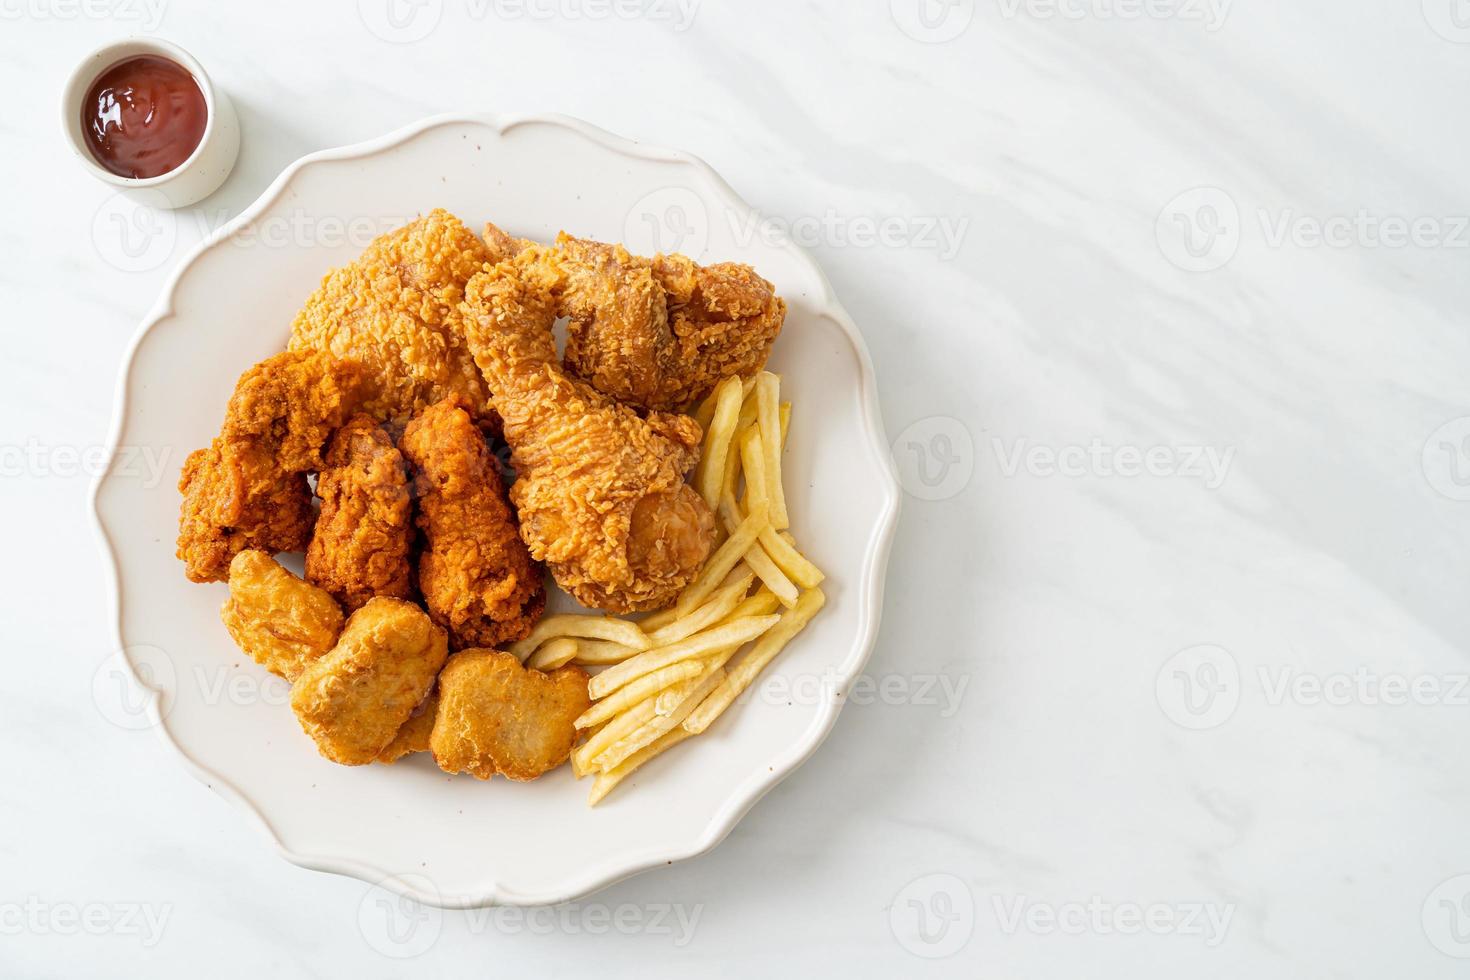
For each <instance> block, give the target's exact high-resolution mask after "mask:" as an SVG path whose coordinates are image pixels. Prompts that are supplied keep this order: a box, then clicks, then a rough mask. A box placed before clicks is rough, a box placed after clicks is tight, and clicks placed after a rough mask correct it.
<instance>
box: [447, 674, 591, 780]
mask: <svg viewBox="0 0 1470 980" xmlns="http://www.w3.org/2000/svg"><path fill="white" fill-rule="evenodd" d="M591 703H592V701H591V699H590V698H589V697H588V696H587V672H586V671H585V670H583V669H582V668H581V667H574V666H571V665H568V666H566V667H560V668H558V669H556V670H554V671H552V672H551V673H549V674H548V673H542V672H541V671H539V670H531V669H529V668H527V667H522V666H521V662H520V661H519V660H518V659H516V658H515V657H514V656H513V655H511V654H509V653H501V652H499V651H498V650H463V651H461V652H459V653H456V654H455V655H454V656H452V657H450V658H449V662H448V663H447V664H445V665H444V671H443V673H441V674H440V675H439V709H438V714H437V715H436V716H435V718H434V728H433V733H432V734H431V735H430V738H429V742H430V747H431V748H432V749H433V752H434V761H435V762H437V763H438V764H439V768H440V769H443V770H444V771H445V772H455V773H459V772H466V773H469V774H470V775H471V776H474V777H475V778H476V779H489V778H490V777H491V776H493V775H495V774H496V773H499V774H501V775H502V776H506V777H508V778H510V779H515V780H519V781H525V780H530V779H535V778H536V777H538V776H540V775H542V774H543V773H545V772H548V771H550V770H552V769H555V768H556V767H557V766H559V765H561V764H562V763H563V762H566V761H567V758H568V757H569V756H570V755H571V754H572V746H574V745H575V744H576V742H577V729H576V728H575V727H574V726H573V724H572V723H573V722H574V721H576V719H577V716H578V715H580V714H582V712H584V711H586V710H587V709H588V707H590V706H591Z"/></svg>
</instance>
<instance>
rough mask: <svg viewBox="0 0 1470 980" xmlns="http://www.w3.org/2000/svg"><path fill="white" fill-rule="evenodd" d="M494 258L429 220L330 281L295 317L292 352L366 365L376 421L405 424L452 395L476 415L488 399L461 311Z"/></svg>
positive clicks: (471, 237)
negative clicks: (374, 387)
mask: <svg viewBox="0 0 1470 980" xmlns="http://www.w3.org/2000/svg"><path fill="white" fill-rule="evenodd" d="M491 257H492V256H491V253H490V252H489V250H488V249H487V248H486V246H485V243H484V242H482V241H480V239H478V238H476V237H475V233H474V232H472V231H470V230H469V229H468V228H466V227H465V226H464V224H462V223H461V222H460V220H459V219H458V218H456V217H454V215H452V214H450V213H449V212H447V211H443V210H438V209H436V210H434V211H431V212H429V213H428V214H427V215H424V216H423V217H421V218H419V219H418V220H416V221H413V222H410V223H409V224H407V225H405V226H403V227H402V228H399V229H398V230H396V231H392V232H389V233H387V234H385V235H382V236H380V237H378V238H377V239H375V240H374V241H373V242H372V243H371V244H369V245H368V247H367V249H366V251H364V252H363V253H362V255H361V256H359V257H358V258H357V260H356V261H354V262H352V263H351V264H349V265H345V266H343V267H341V268H339V269H334V270H333V271H332V272H330V273H328V274H327V275H326V277H325V278H324V279H323V280H322V284H321V286H320V287H319V288H318V289H317V291H316V292H315V293H313V294H312V295H311V297H310V298H309V299H308V300H307V301H306V305H305V306H304V307H303V308H302V310H301V312H300V313H298V314H297V316H296V321H295V323H294V324H293V326H292V328H291V344H290V347H291V349H292V350H324V351H330V352H331V353H333V354H335V355H337V356H338V357H352V358H354V359H356V360H359V361H361V362H362V363H363V364H365V365H366V366H367V367H368V369H369V371H370V372H371V373H372V374H373V375H374V376H375V377H376V378H377V380H378V388H379V390H378V392H377V393H376V395H375V396H374V397H373V398H372V399H370V400H369V401H368V403H367V404H366V405H365V406H364V408H365V410H366V411H368V412H370V413H371V414H372V415H373V416H374V417H376V418H378V419H393V418H400V419H402V418H408V417H409V416H411V415H414V414H416V413H418V412H419V411H421V410H422V409H424V408H427V407H428V406H429V405H432V404H434V403H435V402H438V401H441V400H443V399H444V398H446V397H448V396H450V395H460V396H462V397H464V398H465V399H466V401H467V402H468V403H469V404H470V405H471V406H472V408H473V411H474V413H475V414H476V415H477V416H482V415H484V413H485V411H486V409H487V407H488V405H489V402H490V392H489V390H488V389H487V388H486V387H485V382H484V379H483V378H481V377H480V372H479V371H478V370H476V368H475V363H474V360H473V359H472V358H471V357H470V354H469V351H468V350H467V349H466V348H465V344H464V329H463V326H462V323H461V314H460V311H459V304H460V300H461V299H463V297H464V285H465V282H466V281H467V280H468V279H469V277H470V276H472V275H474V274H475V273H476V272H477V271H478V270H479V269H480V267H481V266H483V265H484V264H485V263H486V262H488V261H490V259H491Z"/></svg>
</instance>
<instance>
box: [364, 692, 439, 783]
mask: <svg viewBox="0 0 1470 980" xmlns="http://www.w3.org/2000/svg"><path fill="white" fill-rule="evenodd" d="M438 711H439V695H438V694H437V693H431V694H430V695H429V696H428V697H426V698H424V700H423V701H421V702H419V706H418V707H417V708H414V709H413V714H411V715H409V716H408V721H406V722H404V723H403V727H402V728H400V729H398V734H397V735H394V736H393V741H391V742H389V743H388V746H387V747H386V748H385V749H383V751H381V752H379V753H378V759H377V761H378V762H381V763H383V764H384V765H389V766H391V765H392V764H393V763H395V762H397V761H398V760H399V759H401V758H403V757H404V756H406V755H413V754H414V753H415V752H427V751H429V735H430V733H432V732H433V731H434V716H435V714H437V713H438Z"/></svg>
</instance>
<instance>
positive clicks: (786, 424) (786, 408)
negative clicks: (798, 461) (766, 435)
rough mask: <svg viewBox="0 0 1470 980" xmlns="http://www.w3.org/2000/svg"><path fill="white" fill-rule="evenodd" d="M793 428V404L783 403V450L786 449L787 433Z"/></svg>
mask: <svg viewBox="0 0 1470 980" xmlns="http://www.w3.org/2000/svg"><path fill="white" fill-rule="evenodd" d="M790 428H791V403H790V402H782V403H781V448H782V449H785V448H786V432H787V430H789V429H790Z"/></svg>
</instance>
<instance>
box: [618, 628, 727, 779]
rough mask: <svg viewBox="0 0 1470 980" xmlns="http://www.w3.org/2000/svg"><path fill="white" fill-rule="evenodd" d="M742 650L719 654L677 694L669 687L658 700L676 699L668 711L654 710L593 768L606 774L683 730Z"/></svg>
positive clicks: (721, 680) (683, 684) (681, 686)
mask: <svg viewBox="0 0 1470 980" xmlns="http://www.w3.org/2000/svg"><path fill="white" fill-rule="evenodd" d="M738 649H739V647H728V648H726V649H725V650H722V651H720V655H719V656H717V657H716V658H715V661H716V662H714V663H712V664H711V666H710V668H709V670H707V671H706V672H705V674H704V676H703V677H700V678H697V679H695V680H690V681H685V682H683V683H682V684H680V685H679V689H678V691H675V690H674V689H673V688H670V689H669V690H667V691H664V692H663V694H660V695H659V698H660V699H662V698H665V697H669V698H671V699H675V700H673V702H672V704H671V705H670V707H669V710H668V711H665V712H663V713H661V714H660V713H659V712H658V711H657V709H656V708H655V712H654V716H653V717H652V718H650V719H649V720H648V721H646V722H644V723H643V724H642V725H641V726H640V727H639V728H638V730H637V731H635V732H633V733H632V734H630V735H625V736H623V737H622V738H621V739H619V740H618V741H617V742H616V743H614V744H613V745H612V746H611V747H609V748H608V749H606V750H605V751H604V752H603V753H602V754H600V755H599V756H598V757H597V758H596V759H594V760H592V765H593V767H594V768H598V769H601V770H602V771H604V772H606V771H607V770H609V769H612V768H614V767H616V766H617V765H618V764H619V763H621V762H622V761H623V760H624V759H626V758H628V757H629V756H631V755H633V754H634V753H635V752H637V751H639V750H640V749H642V748H643V747H644V746H645V745H648V744H649V743H650V742H652V741H653V740H654V739H656V738H658V737H659V736H661V735H663V734H664V733H665V732H667V731H670V730H672V729H675V728H679V727H682V723H683V721H684V719H685V718H687V717H689V713H690V712H692V711H693V710H694V709H695V708H697V707H698V706H699V705H700V704H701V703H702V702H703V701H704V699H705V698H707V697H708V696H709V694H710V692H711V691H714V690H716V689H717V688H718V687H719V686H720V685H721V684H722V683H724V680H725V661H727V660H729V659H730V658H731V657H733V656H734V655H735V651H736V650H738Z"/></svg>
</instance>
